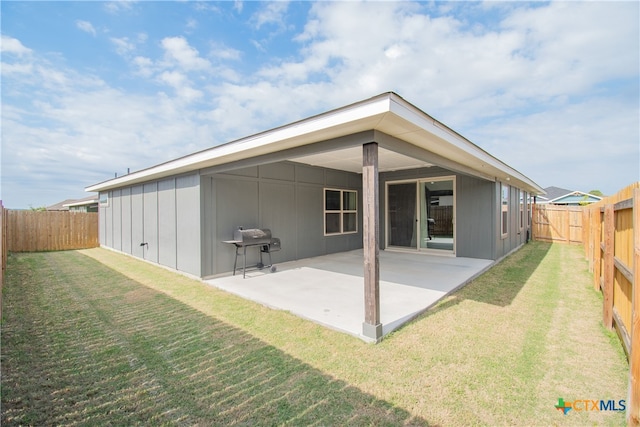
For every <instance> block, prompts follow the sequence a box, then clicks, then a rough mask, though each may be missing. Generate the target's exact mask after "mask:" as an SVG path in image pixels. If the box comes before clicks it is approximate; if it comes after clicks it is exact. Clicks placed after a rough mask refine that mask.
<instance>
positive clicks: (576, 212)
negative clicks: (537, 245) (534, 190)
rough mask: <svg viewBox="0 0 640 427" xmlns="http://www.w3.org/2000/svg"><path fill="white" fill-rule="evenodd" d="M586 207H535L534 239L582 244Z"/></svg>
mask: <svg viewBox="0 0 640 427" xmlns="http://www.w3.org/2000/svg"><path fill="white" fill-rule="evenodd" d="M584 213H585V207H583V206H560V205H539V204H534V205H533V212H532V215H531V217H532V231H531V232H532V237H533V239H534V240H541V241H544V242H559V243H572V244H581V243H582V242H583V241H584V236H583V234H584V231H585V228H584V227H583V226H582V224H583V217H584Z"/></svg>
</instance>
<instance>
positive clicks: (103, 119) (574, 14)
mask: <svg viewBox="0 0 640 427" xmlns="http://www.w3.org/2000/svg"><path fill="white" fill-rule="evenodd" d="M0 8H1V10H0V11H1V20H2V22H1V23H2V26H1V33H2V40H1V44H0V47H1V62H2V64H1V66H2V68H1V76H2V82H1V91H2V93H1V95H2V100H1V101H2V111H1V115H2V117H1V119H2V122H1V125H2V129H1V132H2V135H1V136H2V152H1V154H2V183H1V187H0V189H1V194H0V197H1V198H2V200H3V203H4V204H5V206H7V207H9V208H28V207H38V206H46V205H50V204H53V203H55V202H58V201H61V200H64V199H68V198H80V197H84V196H86V195H87V194H86V193H84V191H83V190H84V187H86V186H88V185H91V184H95V183H97V182H101V181H104V180H106V179H109V178H112V177H113V176H114V174H115V173H118V174H119V175H120V174H123V173H125V172H126V171H127V169H128V168H129V169H130V170H131V171H134V170H138V169H142V168H145V167H149V166H153V165H155V164H158V163H161V162H164V161H167V160H171V159H173V158H176V157H178V156H182V155H185V154H189V153H192V152H194V151H198V150H202V149H205V148H208V147H212V146H215V145H218V144H221V143H224V142H228V141H231V140H234V139H236V138H240V137H243V136H248V135H250V134H253V133H256V132H260V131H263V130H267V129H271V128H274V127H277V126H280V125H283V124H286V123H290V122H292V121H295V120H299V119H302V118H305V117H308V116H311V115H314V114H318V113H321V112H324V111H327V110H330V109H334V108H338V107H341V106H344V105H347V104H350V103H353V102H356V101H359V100H363V99H366V98H369V97H371V96H375V95H377V94H380V93H382V92H387V91H394V92H397V93H398V94H400V95H401V96H403V97H404V98H405V99H407V100H408V101H409V102H411V103H413V104H415V105H416V106H417V107H419V108H421V109H422V110H424V111H425V112H427V113H428V114H430V115H432V116H434V117H435V118H437V119H438V120H440V121H441V122H443V123H445V124H446V125H448V126H449V127H451V128H453V129H454V130H456V131H457V132H459V133H461V134H462V135H464V136H465V137H467V138H468V139H470V140H471V141H472V142H474V143H475V144H476V145H478V146H480V147H481V148H483V149H484V150H486V151H488V152H489V153H491V154H493V155H494V156H496V157H498V158H499V159H500V160H502V161H504V162H506V163H507V164H509V165H510V166H512V167H514V168H516V169H517V170H519V171H520V172H522V173H524V174H525V175H527V176H528V177H530V178H531V179H533V180H534V181H536V182H537V183H538V184H540V185H541V186H542V187H547V186H552V185H553V186H559V187H564V188H569V189H576V190H582V191H590V190H593V189H599V190H601V191H603V192H604V193H606V194H611V193H615V192H616V191H617V190H619V189H620V188H622V187H624V186H626V185H628V184H631V183H633V182H635V181H638V180H639V179H640V119H639V117H640V105H639V91H640V89H639V79H640V59H639V52H640V46H639V44H640V42H639V40H640V30H639V22H640V8H639V5H638V2H635V1H633V2H550V3H549V2H534V3H525V2H368V3H360V2H354V1H349V2H321V3H314V2H264V3H263V2H241V1H236V2H209V1H202V2H146V1H140V2H134V1H118V2H27V1H22V2H13V1H3V2H1V3H0Z"/></svg>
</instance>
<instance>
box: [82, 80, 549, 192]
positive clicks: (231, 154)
mask: <svg viewBox="0 0 640 427" xmlns="http://www.w3.org/2000/svg"><path fill="white" fill-rule="evenodd" d="M371 130H374V131H378V132H377V133H379V134H385V135H389V136H391V137H392V138H394V139H396V140H400V141H404V142H406V143H408V144H410V145H412V146H414V147H416V148H418V149H421V150H425V151H426V152H428V153H433V154H434V155H435V156H434V157H435V158H441V159H448V160H449V161H451V162H454V163H456V164H459V165H461V166H462V167H463V169H464V170H465V171H466V173H470V174H472V175H475V176H478V177H481V178H483V179H489V180H495V181H509V182H510V183H511V184H512V185H515V186H517V187H520V188H522V189H525V190H526V191H528V192H530V193H532V194H544V190H543V189H542V188H541V187H540V186H539V185H537V184H536V183H535V182H533V181H532V180H531V179H529V178H527V177H526V176H524V175H523V174H521V173H520V172H518V171H517V170H515V169H513V168H511V167H510V166H508V165H506V164H505V163H503V162H501V161H500V160H498V159H497V158H495V157H493V156H492V155H490V154H489V153H487V152H486V151H484V150H482V149H481V148H480V147H478V146H477V145H475V144H473V143H471V142H470V141H469V140H467V139H466V138H464V137H462V136H461V135H459V134H458V133H456V132H454V131H453V130H451V129H449V128H448V127H447V126H445V125H443V124H442V123H440V122H438V121H437V120H435V119H434V118H432V117H431V116H429V115H427V114H426V113H424V112H423V111H421V110H420V109H418V108H417V107H415V106H413V105H412V104H410V103H409V102H407V101H405V100H404V99H403V98H402V97H400V96H399V95H397V94H395V93H392V92H389V93H384V94H381V95H378V96H376V97H373V98H370V99H368V100H365V101H361V102H358V103H355V104H351V105H348V106H346V107H342V108H339V109H337V110H332V111H329V112H327V113H323V114H320V115H317V116H313V117H310V118H307V119H304V120H301V121H298V122H295V123H291V124H289V125H286V126H282V127H279V128H275V129H272V130H269V131H266V132H262V133H258V134H256V135H252V136H249V137H246V138H242V139H239V140H236V141H233V142H229V143H227V144H223V145H219V146H216V147H213V148H210V149H207V150H203V151H200V152H197V153H194V154H190V155H188V156H184V157H181V158H178V159H175V160H171V161H169V162H166V163H162V164H159V165H157V166H153V167H150V168H147V169H143V170H140V171H137V172H133V173H130V174H127V175H123V176H121V177H117V178H114V179H111V180H108V181H105V182H102V183H99V184H94V185H91V186H89V187H87V188H86V189H85V190H86V191H106V190H110V189H114V188H119V187H124V186H129V185H134V184H138V183H142V182H146V181H150V180H155V179H161V178H165V177H168V176H171V175H176V174H181V173H187V172H193V171H195V170H200V169H204V168H210V167H214V166H220V165H224V164H227V163H232V162H239V161H242V160H246V159H250V158H253V157H258V156H265V155H268V154H272V153H277V152H280V151H284V150H291V149H294V148H297V147H303V146H307V145H311V144H316V143H319V142H322V141H327V140H332V139H337V138H341V137H345V136H348V135H353V134H356V133H360V132H364V131H371ZM344 150H346V151H342V152H341V150H339V149H338V150H335V152H333V153H318V154H316V153H308V154H306V155H305V156H301V157H298V158H292V159H291V160H292V161H297V162H302V163H307V164H314V165H317V166H323V167H331V168H334V169H342V170H351V171H356V172H361V171H362V169H361V166H359V165H361V163H359V165H358V162H357V158H358V157H359V156H360V155H361V154H360V153H361V151H358V149H357V148H354V147H348V148H345V149H344ZM427 157H428V156H427ZM347 159H348V161H345V160H347ZM380 164H381V169H380V170H381V171H385V169H386V170H397V169H407V168H412V167H425V166H429V165H431V163H430V162H429V161H426V160H425V159H424V158H422V159H420V160H417V159H416V157H415V156H410V155H406V154H405V153H401V152H395V151H394V150H385V149H383V150H381V154H380ZM434 164H437V163H436V162H434Z"/></svg>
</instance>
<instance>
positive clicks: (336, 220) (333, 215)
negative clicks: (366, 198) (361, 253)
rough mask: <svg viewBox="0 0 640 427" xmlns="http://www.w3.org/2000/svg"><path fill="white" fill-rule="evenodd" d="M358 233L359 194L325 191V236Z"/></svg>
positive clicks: (348, 191) (349, 191)
mask: <svg viewBox="0 0 640 427" xmlns="http://www.w3.org/2000/svg"><path fill="white" fill-rule="evenodd" d="M357 232H358V193H357V192H356V191H352V190H334V189H329V188H325V189H324V234H325V236H326V235H333V234H348V233H357Z"/></svg>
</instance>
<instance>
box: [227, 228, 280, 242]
mask: <svg viewBox="0 0 640 427" xmlns="http://www.w3.org/2000/svg"><path fill="white" fill-rule="evenodd" d="M233 240H235V241H236V242H238V243H239V244H242V245H261V244H265V245H268V244H269V243H271V230H269V229H268V228H248V229H246V230H245V229H243V228H242V227H239V228H238V229H237V230H235V231H234V232H233Z"/></svg>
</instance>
